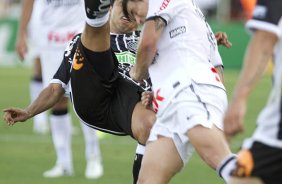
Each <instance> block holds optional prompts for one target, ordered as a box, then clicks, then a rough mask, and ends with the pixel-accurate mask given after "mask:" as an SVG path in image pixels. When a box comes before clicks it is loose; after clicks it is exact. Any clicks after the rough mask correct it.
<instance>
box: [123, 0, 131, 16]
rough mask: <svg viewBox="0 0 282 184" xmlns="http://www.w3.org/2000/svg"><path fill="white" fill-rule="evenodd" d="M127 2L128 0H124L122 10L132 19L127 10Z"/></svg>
mask: <svg viewBox="0 0 282 184" xmlns="http://www.w3.org/2000/svg"><path fill="white" fill-rule="evenodd" d="M127 3H128V0H122V11H123V14H124V16H125V17H126V18H128V19H129V20H130V17H129V13H128V11H127Z"/></svg>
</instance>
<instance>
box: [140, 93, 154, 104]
mask: <svg viewBox="0 0 282 184" xmlns="http://www.w3.org/2000/svg"><path fill="white" fill-rule="evenodd" d="M153 98H154V93H153V92H152V91H144V92H143V93H142V96H141V103H142V105H144V106H146V107H150V106H151V105H152V101H153Z"/></svg>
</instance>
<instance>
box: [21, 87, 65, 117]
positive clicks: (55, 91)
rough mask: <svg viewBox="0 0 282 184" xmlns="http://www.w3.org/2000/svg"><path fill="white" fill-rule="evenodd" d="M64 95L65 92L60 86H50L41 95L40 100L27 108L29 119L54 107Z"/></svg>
mask: <svg viewBox="0 0 282 184" xmlns="http://www.w3.org/2000/svg"><path fill="white" fill-rule="evenodd" d="M63 95H64V90H63V88H62V87H61V86H60V85H59V84H50V85H49V86H48V87H47V88H45V89H44V90H43V91H42V92H41V93H40V94H39V96H38V98H37V99H36V100H35V101H34V102H33V103H32V104H30V105H29V106H28V107H27V108H26V111H27V113H28V116H29V118H31V117H33V116H35V115H37V114H39V113H41V112H44V111H46V110H48V109H50V108H51V107H53V106H54V105H55V104H56V103H57V102H58V101H59V100H60V99H61V98H62V97H63Z"/></svg>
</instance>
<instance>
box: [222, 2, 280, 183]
mask: <svg viewBox="0 0 282 184" xmlns="http://www.w3.org/2000/svg"><path fill="white" fill-rule="evenodd" d="M246 28H247V29H248V30H249V31H251V32H252V33H253V34H252V38H251V39H250V42H249V44H248V47H247V49H246V53H245V57H244V65H243V68H242V71H241V74H240V77H239V80H238V81H237V84H236V87H235V90H234V92H233V96H232V98H230V99H231V101H230V103H229V107H228V109H227V111H226V113H225V119H224V131H225V134H226V136H227V137H229V138H232V137H233V136H235V135H237V134H238V133H241V132H242V131H243V130H244V123H245V122H244V117H245V115H246V112H247V104H248V98H249V96H250V94H251V92H252V90H253V89H254V87H255V86H256V84H257V82H258V81H259V80H260V78H261V76H262V75H263V74H264V72H265V70H266V68H267V66H268V63H269V60H270V58H271V57H272V56H273V55H274V57H273V74H272V87H271V91H270V95H269V98H268V102H267V104H266V105H265V107H264V108H263V110H262V111H261V113H260V114H259V115H258V118H257V122H256V123H257V126H256V129H255V130H254V133H253V135H252V136H251V137H250V138H248V139H246V140H245V141H244V143H243V145H242V148H241V151H240V152H239V154H238V158H237V159H236V160H237V161H236V167H235V168H234V169H233V170H232V172H231V173H232V174H231V175H232V177H231V181H230V184H280V183H282V175H281V174H282V1H281V0H258V1H257V4H256V5H255V7H254V11H253V15H252V18H251V19H250V20H248V21H247V23H246Z"/></svg>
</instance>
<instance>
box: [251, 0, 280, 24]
mask: <svg viewBox="0 0 282 184" xmlns="http://www.w3.org/2000/svg"><path fill="white" fill-rule="evenodd" d="M281 8H282V1H281V0H258V1H257V4H256V7H255V10H254V13H253V18H252V19H253V20H257V21H262V22H267V23H271V24H274V25H278V24H279V21H280V19H281V16H282V9H281ZM258 26H269V25H268V24H262V23H261V24H260V25H258Z"/></svg>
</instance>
